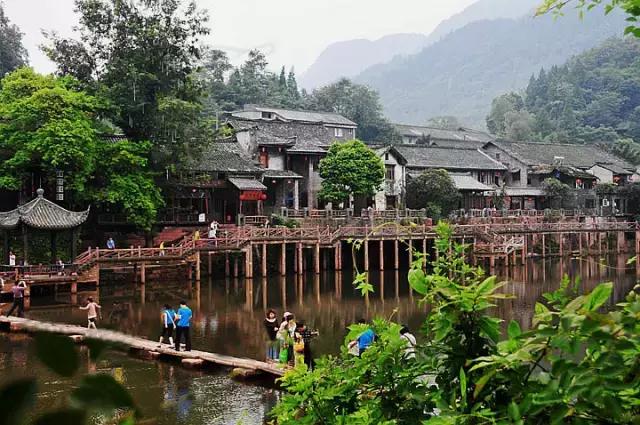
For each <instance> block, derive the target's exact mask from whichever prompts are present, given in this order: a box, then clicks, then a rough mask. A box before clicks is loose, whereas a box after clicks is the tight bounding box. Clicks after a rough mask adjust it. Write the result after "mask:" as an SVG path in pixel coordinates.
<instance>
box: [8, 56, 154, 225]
mask: <svg viewBox="0 0 640 425" xmlns="http://www.w3.org/2000/svg"><path fill="white" fill-rule="evenodd" d="M79 87H80V84H78V82H77V80H74V79H73V78H71V77H62V78H55V77H53V76H43V75H39V74H36V73H35V72H34V71H33V70H32V69H30V68H21V69H18V70H16V71H14V72H13V73H11V74H9V75H7V76H6V77H5V78H4V79H3V80H2V89H1V90H0V161H1V164H2V167H0V187H1V188H5V189H11V190H17V189H19V188H20V187H21V186H22V185H23V183H24V182H25V181H28V180H29V179H30V177H31V175H32V174H34V175H36V176H37V177H39V179H40V180H41V181H42V182H43V184H47V183H49V184H50V185H51V186H52V185H53V183H52V182H53V180H54V179H55V177H56V171H63V172H64V176H65V183H66V187H67V189H70V190H71V191H72V193H73V197H72V199H73V200H74V201H75V203H76V204H83V205H84V204H86V203H90V202H97V203H103V202H106V203H110V204H113V205H114V206H116V207H118V208H121V209H122V210H123V211H124V212H125V213H126V214H127V217H128V218H129V220H131V222H132V223H133V224H135V225H139V226H141V227H143V228H147V229H148V228H150V226H151V223H152V222H153V220H154V219H155V216H156V209H157V207H158V206H159V205H161V204H162V200H161V198H160V194H159V191H158V189H157V187H156V186H155V185H154V184H153V180H152V179H151V177H150V174H149V171H148V167H147V159H146V158H147V156H148V153H149V150H150V149H151V144H150V143H149V142H130V141H128V140H121V141H114V142H107V141H104V140H102V139H101V138H100V137H99V133H101V132H102V131H104V130H105V128H106V127H105V125H104V123H103V121H102V118H103V117H104V115H105V114H107V113H108V112H109V108H108V107H107V106H108V104H107V102H106V101H105V100H103V99H100V98H99V97H96V96H91V95H88V94H87V93H85V92H83V91H82V90H81V89H79Z"/></svg>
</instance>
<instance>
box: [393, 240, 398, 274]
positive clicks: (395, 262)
mask: <svg viewBox="0 0 640 425" xmlns="http://www.w3.org/2000/svg"><path fill="white" fill-rule="evenodd" d="M399 244H400V243H399V242H398V240H397V239H396V240H395V241H393V269H394V270H398V269H399V268H400V250H399V247H398V245H399Z"/></svg>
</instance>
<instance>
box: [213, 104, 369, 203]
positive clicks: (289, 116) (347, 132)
mask: <svg viewBox="0 0 640 425" xmlns="http://www.w3.org/2000/svg"><path fill="white" fill-rule="evenodd" d="M224 120H225V125H227V126H228V127H230V128H232V129H233V130H234V133H235V137H236V138H237V140H238V143H239V145H240V146H241V147H242V149H243V151H244V152H245V153H246V155H247V156H248V157H249V158H251V159H253V160H255V161H256V162H258V163H259V164H260V165H261V166H262V167H263V168H264V169H266V171H265V179H264V183H265V185H266V186H267V199H266V204H267V205H268V207H270V208H271V209H272V210H273V211H274V212H275V211H279V209H280V207H283V206H286V207H293V208H296V209H297V208H304V207H308V208H317V207H318V206H319V203H318V192H319V190H320V183H321V179H320V175H319V173H318V164H319V162H320V159H321V158H323V157H324V156H325V155H326V153H327V150H328V148H329V146H330V145H331V143H333V142H335V141H341V140H351V139H354V138H355V137H356V128H357V125H356V123H354V122H353V121H350V120H348V119H346V118H345V117H343V116H342V115H339V114H335V113H330V112H311V111H299V110H288V109H278V108H269V107H262V106H256V105H246V106H245V107H244V109H243V110H240V111H235V112H230V113H228V114H226V115H225V117H224Z"/></svg>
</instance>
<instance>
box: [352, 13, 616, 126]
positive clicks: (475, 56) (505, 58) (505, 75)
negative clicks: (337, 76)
mask: <svg viewBox="0 0 640 425" xmlns="http://www.w3.org/2000/svg"><path fill="white" fill-rule="evenodd" d="M624 18H625V17H624V15H623V14H622V12H617V11H616V12H612V13H611V14H610V15H607V16H604V15H603V13H602V12H601V11H599V10H594V11H591V12H590V13H587V14H586V16H585V18H584V20H580V19H579V18H578V16H577V14H572V13H567V14H566V16H564V17H562V18H559V19H554V18H553V17H552V16H543V17H538V18H531V17H523V18H520V19H498V20H484V21H478V22H473V23H471V24H468V25H466V26H465V27H463V28H460V29H458V30H456V31H454V32H453V33H451V34H449V35H448V36H446V37H444V38H443V39H441V40H440V41H438V42H436V43H434V44H433V45H431V46H429V47H427V48H425V49H424V50H422V51H421V52H420V53H418V54H415V55H412V56H409V57H405V58H396V59H394V60H392V61H391V62H389V63H387V64H380V65H374V66H373V67H371V68H369V69H367V70H365V71H364V72H363V73H362V74H360V75H359V76H358V77H356V78H355V80H356V81H357V82H359V83H364V84H367V85H369V86H370V87H372V88H374V89H376V90H378V91H379V93H380V96H381V100H382V103H383V105H384V107H385V112H386V114H387V116H388V117H389V118H390V119H391V120H392V121H396V122H404V123H413V124H420V123H424V122H426V120H427V119H428V118H429V117H434V116H442V115H453V116H456V117H458V118H459V119H460V121H461V122H462V123H464V124H465V125H468V126H474V127H484V120H485V117H486V115H487V113H488V111H489V109H490V106H491V101H492V99H493V98H495V97H496V96H498V95H500V94H502V93H505V92H507V91H512V90H516V91H517V90H522V89H523V88H524V87H526V85H527V83H528V81H529V78H530V77H531V75H532V74H533V73H537V72H538V71H539V70H540V68H542V67H545V68H548V67H550V66H552V65H556V64H562V63H564V62H565V61H566V60H567V59H569V58H570V57H572V56H573V55H576V54H578V53H581V52H583V51H585V50H587V49H590V48H592V47H594V46H597V45H598V44H600V43H601V42H603V41H604V40H606V39H607V38H610V37H613V36H620V35H621V34H622V33H623V29H624V27H625V22H624Z"/></svg>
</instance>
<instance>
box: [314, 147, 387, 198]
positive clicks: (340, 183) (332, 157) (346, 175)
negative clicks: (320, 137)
mask: <svg viewBox="0 0 640 425" xmlns="http://www.w3.org/2000/svg"><path fill="white" fill-rule="evenodd" d="M320 177H322V179H323V180H322V189H321V190H320V194H319V196H320V199H323V200H325V201H327V202H334V203H336V204H339V203H341V202H346V201H348V200H349V196H351V195H353V196H357V197H368V196H373V195H375V194H376V192H377V191H378V190H380V187H381V185H382V182H383V181H384V163H383V162H382V159H381V158H380V157H379V156H378V155H377V154H376V153H375V152H374V151H372V150H371V149H369V148H368V147H367V146H366V145H365V144H364V143H362V142H361V141H359V140H351V141H348V142H336V143H333V144H332V145H331V147H330V148H329V151H328V152H327V156H326V157H325V158H323V159H321V160H320Z"/></svg>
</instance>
